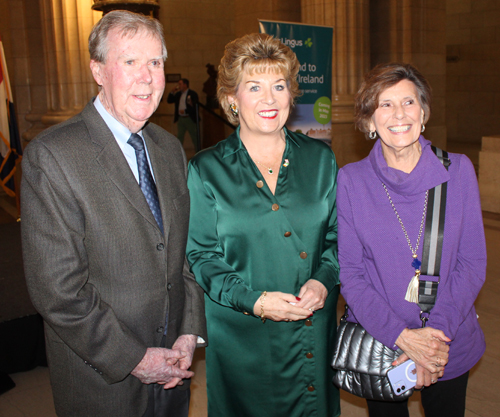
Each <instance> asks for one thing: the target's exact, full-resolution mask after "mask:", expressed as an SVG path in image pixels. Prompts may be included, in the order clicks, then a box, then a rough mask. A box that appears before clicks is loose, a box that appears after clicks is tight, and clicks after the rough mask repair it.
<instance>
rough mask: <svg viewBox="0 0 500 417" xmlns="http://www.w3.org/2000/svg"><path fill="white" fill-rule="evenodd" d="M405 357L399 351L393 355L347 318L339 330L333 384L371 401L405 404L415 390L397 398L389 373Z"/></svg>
mask: <svg viewBox="0 0 500 417" xmlns="http://www.w3.org/2000/svg"><path fill="white" fill-rule="evenodd" d="M346 310H347V309H346ZM402 353H403V351H402V350H400V349H398V350H397V351H394V350H392V349H390V348H388V347H387V346H385V345H383V344H382V343H380V342H379V341H378V340H376V339H375V338H373V337H372V336H370V334H369V333H368V332H367V331H366V330H365V329H364V328H363V326H361V325H360V324H358V323H350V322H348V321H347V320H346V316H345V315H344V316H343V317H342V318H341V319H340V324H339V327H338V329H337V340H336V342H335V351H334V355H333V361H332V367H333V369H334V370H336V371H337V372H336V374H335V376H334V377H333V383H334V385H335V386H336V387H338V388H341V389H343V390H345V391H347V392H349V393H351V394H354V395H357V396H358V397H362V398H366V399H368V400H380V401H403V400H406V399H407V398H408V397H410V396H411V395H412V394H413V389H411V390H409V391H406V392H405V393H404V394H402V395H395V394H394V392H393V390H392V388H391V384H390V383H389V379H388V378H387V372H388V371H389V370H390V369H392V368H393V366H392V362H393V361H394V360H395V359H396V358H397V357H398V356H399V355H401V354H402Z"/></svg>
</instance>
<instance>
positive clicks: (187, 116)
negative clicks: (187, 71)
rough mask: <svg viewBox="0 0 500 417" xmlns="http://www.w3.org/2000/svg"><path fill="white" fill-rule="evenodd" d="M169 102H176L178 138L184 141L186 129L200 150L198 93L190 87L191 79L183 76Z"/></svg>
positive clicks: (175, 114) (175, 119)
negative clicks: (197, 123)
mask: <svg viewBox="0 0 500 417" xmlns="http://www.w3.org/2000/svg"><path fill="white" fill-rule="evenodd" d="M167 103H175V113H174V123H177V139H179V140H180V141H181V143H184V136H186V131H187V132H189V136H190V137H191V140H192V142H193V144H194V147H195V150H196V151H199V143H198V129H197V126H196V122H197V120H196V119H197V117H196V104H197V103H198V94H197V93H196V91H194V90H191V89H190V88H189V80H188V79H187V78H182V79H180V80H179V82H178V83H177V85H176V86H175V87H174V88H173V89H172V91H171V92H170V93H169V95H168V97H167Z"/></svg>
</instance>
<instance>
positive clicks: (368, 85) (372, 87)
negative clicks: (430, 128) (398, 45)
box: [354, 62, 432, 134]
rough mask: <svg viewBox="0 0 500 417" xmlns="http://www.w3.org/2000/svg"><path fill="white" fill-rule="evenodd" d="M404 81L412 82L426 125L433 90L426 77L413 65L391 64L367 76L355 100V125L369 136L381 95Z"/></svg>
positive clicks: (381, 65)
mask: <svg viewBox="0 0 500 417" xmlns="http://www.w3.org/2000/svg"><path fill="white" fill-rule="evenodd" d="M402 80H408V81H411V82H412V83H413V84H414V85H415V88H416V89H417V96H418V101H419V103H420V105H421V106H422V109H423V110H424V123H427V120H429V117H430V115H431V98H432V89H431V86H430V85H429V83H428V82H427V80H426V79H425V77H424V76H423V75H422V74H421V73H420V72H419V71H418V70H417V69H416V68H415V67H414V66H413V65H411V64H402V63H397V62H390V63H387V64H379V65H377V66H376V67H375V68H373V69H372V70H371V71H369V72H368V73H366V74H365V76H364V79H363V82H362V83H361V85H360V87H359V90H358V92H357V94H356V96H355V98H354V124H355V125H356V127H357V128H358V129H359V130H361V131H362V132H364V133H366V134H368V133H369V131H370V121H371V117H372V116H373V113H375V110H377V107H378V99H379V97H380V94H381V93H382V92H383V91H385V90H387V89H388V88H390V87H392V86H394V85H396V84H397V83H399V82H400V81H402Z"/></svg>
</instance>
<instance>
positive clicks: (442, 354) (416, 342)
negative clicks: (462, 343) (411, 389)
mask: <svg viewBox="0 0 500 417" xmlns="http://www.w3.org/2000/svg"><path fill="white" fill-rule="evenodd" d="M449 342H451V340H450V339H449V338H448V337H446V335H445V334H444V333H443V332H442V331H441V330H436V329H433V328H432V327H424V328H422V329H405V330H403V331H402V332H401V334H400V335H399V337H398V339H397V340H396V345H397V346H398V347H399V348H400V349H402V350H403V352H404V353H403V354H402V355H401V356H399V358H398V359H396V360H395V361H394V362H393V365H394V366H397V365H400V364H401V363H403V362H405V361H406V360H408V359H411V360H412V361H413V362H415V365H416V368H417V384H416V385H415V388H417V389H420V388H422V387H424V386H425V387H428V386H429V385H431V384H435V383H436V382H437V380H438V378H441V377H442V376H443V374H444V369H445V366H446V364H447V363H448V353H449V351H450V347H449V346H448V345H447V343H449Z"/></svg>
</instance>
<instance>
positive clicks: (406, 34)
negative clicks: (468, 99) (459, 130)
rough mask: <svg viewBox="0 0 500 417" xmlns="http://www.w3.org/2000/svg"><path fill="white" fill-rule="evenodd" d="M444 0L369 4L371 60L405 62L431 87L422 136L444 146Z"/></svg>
mask: <svg viewBox="0 0 500 417" xmlns="http://www.w3.org/2000/svg"><path fill="white" fill-rule="evenodd" d="M445 20H446V0H425V1H423V0H379V1H377V2H371V3H370V32H371V44H370V46H371V63H372V66H374V65H376V64H378V63H381V62H389V61H400V62H401V61H402V62H409V63H411V64H413V65H415V66H416V67H417V68H418V69H419V70H420V71H421V72H422V74H423V75H424V76H425V77H426V78H427V80H428V81H429V83H430V84H431V86H432V89H433V97H432V113H431V118H430V120H429V122H428V124H427V126H426V132H425V137H426V138H428V139H429V140H431V141H432V142H433V143H434V144H435V145H436V146H438V147H441V148H444V149H445V148H446V141H447V132H446V111H447V109H446V31H445V30H446V26H445V24H444V22H445Z"/></svg>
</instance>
